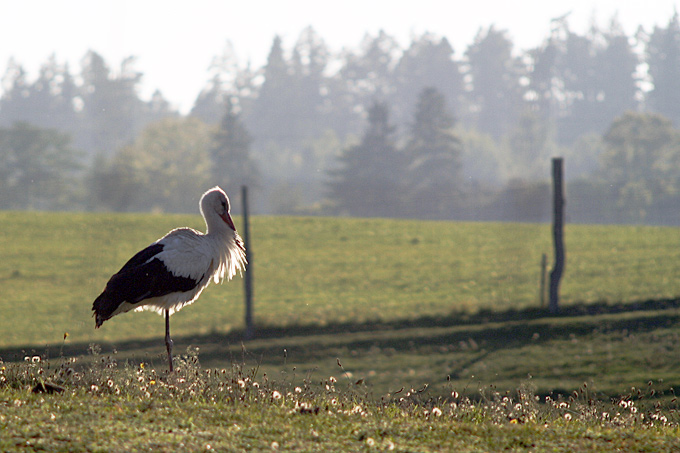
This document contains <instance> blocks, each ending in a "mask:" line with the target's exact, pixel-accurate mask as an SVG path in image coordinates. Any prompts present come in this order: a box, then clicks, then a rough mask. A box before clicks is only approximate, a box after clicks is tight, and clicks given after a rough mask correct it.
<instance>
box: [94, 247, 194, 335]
mask: <svg viewBox="0 0 680 453" xmlns="http://www.w3.org/2000/svg"><path fill="white" fill-rule="evenodd" d="M163 247H164V246H163V244H152V245H150V246H149V247H147V248H145V249H144V250H142V251H140V252H138V253H137V254H136V255H135V256H133V257H132V258H130V260H129V261H128V262H127V263H125V265H124V266H123V267H122V268H121V269H120V271H118V272H117V273H116V274H114V275H113V276H112V277H111V279H110V280H109V281H108V283H107V284H106V288H105V289H104V291H103V292H102V293H101V294H100V295H99V297H97V299H96V300H95V301H94V304H92V310H94V312H95V316H96V325H97V327H99V326H100V325H101V324H102V323H103V322H104V321H106V320H107V319H109V318H110V317H111V316H112V315H113V312H114V311H116V309H117V308H118V307H119V306H120V305H121V304H122V303H123V302H127V303H129V304H137V303H139V302H141V301H143V300H145V299H150V298H152V297H161V296H165V295H167V294H170V293H175V292H185V291H190V290H191V289H193V288H194V287H196V285H198V283H199V281H200V279H199V280H198V281H197V280H194V279H193V278H190V277H179V276H176V275H173V273H172V272H171V271H170V270H169V269H168V268H167V267H166V266H165V264H164V263H163V262H162V261H161V260H160V259H159V258H154V257H155V256H156V255H158V254H159V253H160V252H161V251H162V250H163Z"/></svg>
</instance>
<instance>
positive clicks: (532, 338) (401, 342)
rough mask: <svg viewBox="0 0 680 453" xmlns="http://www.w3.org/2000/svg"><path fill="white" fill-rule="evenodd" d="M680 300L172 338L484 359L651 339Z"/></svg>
mask: <svg viewBox="0 0 680 453" xmlns="http://www.w3.org/2000/svg"><path fill="white" fill-rule="evenodd" d="M678 308H680V299H661V300H647V301H640V302H633V303H620V304H607V303H595V304H587V305H571V306H566V307H563V308H562V310H561V312H560V313H559V314H557V315H553V314H549V313H548V312H547V311H546V310H545V309H539V308H528V309H523V310H507V311H485V310H483V311H480V312H477V313H475V314H461V313H452V314H451V315H449V316H442V317H421V318H415V319H408V320H406V319H405V320H397V321H391V322H366V323H361V324H351V323H348V324H330V325H325V326H318V325H294V326H288V327H272V326H258V327H257V330H256V338H255V339H254V340H250V341H247V342H244V341H243V340H242V338H243V331H241V330H234V331H232V332H230V333H228V334H215V333H211V334H205V335H190V336H183V337H181V336H178V337H174V338H173V340H174V343H175V346H176V352H182V351H184V348H185V347H186V346H188V345H194V346H199V347H200V351H201V352H200V354H201V362H203V363H205V364H208V365H214V364H217V363H224V361H225V359H229V358H234V357H241V355H242V354H245V351H247V353H248V355H249V356H250V357H257V358H258V359H257V360H258V361H260V363H276V364H280V363H281V362H282V357H283V354H284V352H283V351H284V350H285V351H286V354H288V355H289V356H294V357H295V360H296V361H298V362H305V361H312V360H316V359H319V358H328V356H329V351H331V350H336V349H338V348H342V349H346V350H351V351H357V350H358V351H361V350H368V349H370V348H375V347H378V348H390V349H391V350H394V351H408V352H411V353H413V352H416V353H418V352H419V350H421V352H422V353H427V348H432V347H437V346H446V345H459V344H480V345H483V348H484V350H485V351H487V352H491V351H495V350H499V349H504V348H511V347H517V346H518V345H522V344H530V343H532V344H539V343H541V342H546V341H551V340H558V339H566V338H571V337H573V336H581V335H588V334H592V333H605V332H611V331H627V332H630V333H634V332H646V331H651V330H654V329H658V328H663V327H669V326H671V325H673V324H676V323H678V321H680V311H679V310H677V309H678ZM89 349H90V344H84V343H79V344H78V343H76V344H65V345H62V344H53V345H48V346H47V347H35V346H24V347H14V348H3V349H0V358H2V360H4V361H6V362H13V361H22V360H24V357H25V356H27V355H41V356H43V357H46V358H56V357H61V358H69V357H77V356H83V355H87V354H88V350H89ZM114 350H115V351H117V354H118V357H119V358H121V359H124V360H131V361H141V360H143V359H142V357H144V355H146V356H147V358H148V357H149V356H151V355H152V354H156V357H158V353H159V352H161V351H162V352H163V353H164V352H165V347H164V343H163V338H161V336H160V335H159V337H158V338H157V339H145V340H129V341H122V342H117V343H115V344H113V343H104V344H101V352H102V353H104V354H106V353H110V352H112V351H114Z"/></svg>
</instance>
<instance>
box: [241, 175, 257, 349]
mask: <svg viewBox="0 0 680 453" xmlns="http://www.w3.org/2000/svg"><path fill="white" fill-rule="evenodd" d="M241 201H242V203H243V243H244V245H245V247H246V260H247V261H248V263H247V264H246V270H245V273H244V276H243V277H244V278H243V288H244V296H245V305H246V306H245V325H246V326H245V332H244V334H243V337H244V339H245V340H251V339H252V338H254V337H255V327H254V326H253V251H252V244H251V243H250V231H249V221H250V219H249V217H248V187H247V186H241Z"/></svg>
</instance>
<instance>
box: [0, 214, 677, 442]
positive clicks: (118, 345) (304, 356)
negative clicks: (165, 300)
mask: <svg viewBox="0 0 680 453" xmlns="http://www.w3.org/2000/svg"><path fill="white" fill-rule="evenodd" d="M235 220H236V223H237V226H238V225H239V224H240V219H238V218H236V219H235ZM0 225H1V226H2V228H1V229H0V251H1V253H2V255H1V257H2V259H1V260H0V285H2V297H1V298H0V312H1V313H2V316H0V332H2V335H1V336H0V358H2V360H3V361H4V365H3V373H4V374H1V375H0V380H2V378H3V377H4V379H5V380H4V384H2V383H0V404H2V405H4V406H6V407H7V408H9V409H8V411H9V412H7V413H8V414H10V415H7V416H5V415H4V414H5V413H3V416H2V417H0V427H3V428H7V429H8V430H9V431H8V432H12V433H13V436H14V437H13V438H12V439H14V440H12V441H11V442H10V443H7V444H2V445H1V446H2V447H3V450H6V449H11V448H13V446H14V447H16V446H17V445H19V444H21V443H22V442H25V441H26V440H30V439H35V437H31V436H36V432H35V431H34V430H33V431H32V430H31V426H33V425H34V424H35V423H37V422H38V421H40V420H42V418H41V417H47V418H49V417H50V414H52V415H55V417H58V418H64V419H68V420H70V422H68V423H67V425H68V427H64V425H63V424H62V425H60V426H61V428H58V427H55V430H56V431H55V432H54V433H52V434H37V437H38V438H40V439H42V440H41V442H43V445H50V446H52V447H56V446H58V445H61V444H60V443H59V436H65V437H64V438H68V439H74V438H82V442H83V443H82V444H71V445H75V446H76V448H75V449H80V448H79V447H78V445H80V446H82V448H83V449H93V448H94V449H96V448H97V445H100V444H98V442H102V441H104V440H105V439H106V434H104V433H103V432H102V431H98V430H99V429H101V430H104V431H106V430H107V429H110V428H106V426H105V425H106V422H107V420H108V421H111V419H114V420H123V419H124V418H125V417H128V416H131V415H130V414H137V415H135V416H136V417H138V418H140V419H145V418H146V417H149V418H151V419H159V420H161V422H159V423H160V424H161V425H160V426H162V428H159V427H158V426H152V425H149V426H147V425H143V427H140V428H139V429H140V430H141V431H140V433H141V436H142V437H140V438H139V439H137V440H134V439H135V437H134V436H133V434H135V433H134V432H129V428H126V429H128V431H125V432H126V433H128V434H129V435H130V439H129V443H124V444H121V445H123V446H122V447H121V448H120V449H121V450H125V449H132V448H152V447H153V448H158V447H159V445H160V446H161V447H162V448H161V449H164V448H165V449H167V450H171V449H173V448H176V447H178V445H179V443H181V439H179V437H178V436H172V435H167V434H168V432H167V430H166V431H163V429H172V427H173V426H175V430H177V429H180V431H181V430H182V429H183V430H184V432H190V433H194V434H196V433H198V434H197V435H198V437H195V438H193V439H194V440H195V441H196V442H199V443H196V444H192V446H191V448H192V449H196V448H199V447H200V446H201V445H203V444H200V442H202V441H203V440H204V439H203V440H202V438H201V437H200V433H201V432H203V433H204V434H205V433H209V434H210V436H213V437H211V439H213V440H212V442H213V444H214V443H215V442H216V441H215V440H214V439H217V438H219V439H223V440H224V439H227V440H228V441H227V440H224V442H227V443H222V444H220V445H221V446H222V447H223V448H225V449H228V448H226V447H227V446H232V447H233V448H234V449H236V450H238V449H243V448H247V447H248V445H250V447H252V448H255V449H262V448H265V447H266V448H270V447H271V446H272V445H274V443H275V442H276V445H281V446H282V448H283V447H284V446H286V445H287V447H288V448H301V449H313V447H314V446H316V447H320V446H325V447H328V448H331V449H333V448H337V449H347V448H349V449H357V448H364V447H365V448H368V447H371V446H373V447H375V448H382V449H389V447H390V445H392V446H394V447H395V449H397V450H400V449H401V450H409V449H411V450H413V449H420V450H422V451H428V450H430V451H436V450H438V449H441V448H444V447H447V448H453V446H455V447H456V448H458V449H462V450H464V449H465V446H467V447H468V449H469V450H471V451H474V450H485V449H486V450H489V449H492V450H495V449H498V448H501V447H502V448H509V449H511V450H512V449H516V450H522V449H524V448H532V449H541V448H546V449H550V448H556V449H557V450H560V449H561V448H560V446H563V447H564V449H565V450H568V449H570V448H572V449H573V448H576V447H578V448H580V449H592V450H602V449H608V448H609V447H612V449H615V448H626V447H633V448H635V449H638V448H651V449H653V450H657V451H661V450H663V449H664V446H673V445H675V446H676V447H677V441H674V440H673V439H677V435H678V428H677V422H678V421H680V420H678V416H677V413H676V409H677V403H676V400H675V388H676V387H678V386H679V385H680V366H678V365H677V354H676V351H677V348H678V344H679V343H680V328H678V327H677V325H678V323H677V321H678V317H679V316H680V311H679V310H678V307H680V302H679V301H678V295H679V294H680V278H678V277H680V260H679V259H678V258H679V257H678V254H680V247H679V246H680V234H679V233H680V231H679V230H678V229H677V228H661V227H641V226H589V225H567V227H566V237H565V242H566V247H567V264H566V272H565V275H564V279H563V283H562V291H561V293H562V302H561V307H562V310H561V313H560V314H559V315H557V316H552V315H549V314H548V313H547V311H546V310H545V309H544V308H542V307H539V281H540V272H539V271H540V266H539V265H540V261H541V254H543V253H546V254H547V255H548V257H550V255H551V238H550V226H549V225H536V224H501V223H458V222H423V221H410V220H386V219H335V218H295V217H255V218H253V219H252V220H251V236H252V251H253V253H254V259H253V276H254V280H255V321H256V333H257V336H256V338H255V339H253V340H250V341H246V342H244V341H242V329H243V289H242V280H241V279H239V278H237V279H236V280H235V281H232V282H228V283H225V284H223V285H213V286H211V287H209V288H208V289H207V290H206V291H205V292H204V294H203V295H202V296H201V299H200V300H199V301H198V302H196V303H195V304H193V305H190V306H188V307H186V308H184V309H183V310H182V311H181V312H179V313H178V314H177V315H176V316H174V317H173V320H172V328H173V338H174V339H175V348H176V351H177V352H178V353H181V352H183V351H187V352H186V353H185V358H187V359H186V360H187V361H188V362H187V363H189V362H191V363H194V362H195V363H194V365H193V367H187V368H186V370H188V371H184V372H185V373H188V374H191V375H192V376H194V375H195V376H198V375H201V376H208V377H205V378H203V379H201V380H199V381H198V382H199V383H198V384H196V385H197V386H198V387H200V388H202V389H204V390H203V391H202V392H199V394H198V396H194V395H192V396H191V397H188V396H187V393H186V392H188V391H189V390H186V389H181V388H180V386H178V385H177V381H176V379H179V377H177V376H175V377H173V376H168V375H167V373H166V371H165V369H164V368H165V366H166V365H165V360H164V358H163V354H164V345H163V339H162V336H163V322H162V318H161V317H159V316H158V315H156V314H154V313H128V314H124V315H121V316H118V317H116V318H113V319H112V320H110V321H108V322H107V323H105V324H104V326H102V328H101V329H98V330H96V331H95V330H94V320H93V319H92V318H91V303H92V300H93V299H94V298H95V297H96V296H97V294H98V293H99V292H100V291H101V289H102V287H103V285H104V284H105V282H106V281H107V279H108V277H109V276H110V275H111V274H112V273H113V272H115V271H117V270H118V269H119V268H120V266H121V265H122V264H123V263H124V262H125V261H126V260H127V259H128V258H129V257H130V256H131V255H132V254H133V253H134V252H136V251H137V250H139V249H140V248H141V247H144V246H146V245H148V244H149V243H151V242H152V241H154V240H155V239H157V238H158V237H160V236H161V235H163V234H165V232H167V231H168V230H169V229H170V228H173V227H175V226H180V225H186V226H192V227H194V228H197V229H203V225H202V221H201V219H200V217H198V216H180V215H142V214H102V213H97V214H80V213H17V212H3V213H0ZM549 261H550V259H549ZM88 351H89V352H88ZM25 358H27V359H28V362H25V361H24V359H25ZM36 361H37V362H38V364H39V366H38V365H36ZM192 361H194V362H192ZM102 363H104V365H102ZM107 364H108V365H107ZM109 365H110V366H109ZM64 367H66V368H72V369H74V370H76V372H75V376H78V377H77V378H69V379H66V378H64V377H63V376H62V375H61V374H59V373H62V372H63V369H64ZM140 369H141V370H146V371H144V372H141V373H140ZM235 369H237V371H234V370H235ZM41 370H42V371H41ZM216 370H226V371H225V373H226V374H225V376H227V377H225V378H224V379H225V381H224V383H223V384H224V385H222V387H223V388H227V387H229V386H232V387H233V388H232V393H233V391H234V389H235V388H236V387H238V388H242V387H240V385H239V384H238V382H239V380H241V381H244V380H243V376H244V375H247V376H249V378H248V379H250V380H249V381H244V382H247V383H249V384H248V386H250V385H252V383H253V382H255V381H257V382H258V385H260V386H261V387H257V388H258V389H261V388H266V389H267V390H266V392H268V393H266V394H264V396H263V394H261V392H260V390H253V392H252V393H251V394H258V395H260V397H259V398H256V400H257V402H256V401H253V400H248V401H250V403H248V404H240V403H238V398H236V399H234V398H231V397H230V398H225V397H219V395H218V397H214V396H215V395H212V394H211V393H210V392H206V391H205V388H212V386H215V385H217V386H219V385H220V384H219V382H218V383H215V382H217V381H214V379H213V378H210V373H211V372H215V373H216V372H217V371H216ZM145 373H157V374H154V375H151V374H145ZM140 375H143V376H144V377H143V379H142V381H143V382H145V384H144V385H141V384H138V383H140V382H142V381H139V380H136V379H137V377H139V376H140ZM60 379H61V380H60ZM211 379H213V380H211ZM46 380H51V381H55V380H56V381H59V382H60V383H61V384H60V385H63V386H64V388H65V389H66V391H65V392H64V393H63V394H59V395H44V394H43V395H42V396H41V395H40V394H38V395H35V394H31V393H30V389H35V388H36V387H35V386H36V385H37V384H38V383H40V382H45V381H46ZM151 381H153V382H154V383H157V384H159V385H158V387H150V385H149V382H151ZM227 381H228V382H229V385H227V384H226V383H227ZM109 382H112V383H113V385H114V386H119V388H120V389H121V393H120V394H113V393H112V392H109V391H106V392H103V391H100V389H102V388H108V386H109ZM329 382H334V383H336V384H335V385H330V384H329ZM161 384H162V385H161ZM93 385H94V386H95V387H96V388H95V389H93V387H92V386H93ZM244 385H245V384H244ZM141 387H144V390H143V391H142V390H140V388H141ZM161 388H162V389H164V390H159V389H161ZM169 388H174V390H173V391H174V392H175V393H177V392H179V393H181V394H182V395H184V396H183V397H182V398H179V399H177V398H174V397H172V398H170V399H167V398H166V397H167V395H166V393H167V392H168V391H169V390H168V389H169ZM187 388H188V387H187ZM230 388H231V387H230ZM297 388H299V389H301V390H300V392H299V393H298V392H296V390H295V389H297ZM329 388H333V391H330V390H329ZM150 389H151V390H154V391H151V390H150ZM164 392H165V393H164ZM273 392H277V393H278V394H279V395H283V396H284V397H285V398H283V399H282V400H278V399H277V400H276V401H274V400H272V397H271V395H272V394H273ZM146 393H149V396H148V397H147V396H146ZM237 393H238V392H237ZM64 394H68V395H69V397H68V398H65V397H64ZM521 395H524V396H521ZM527 395H530V396H527ZM211 398H212V399H211ZM248 398H250V396H249V397H248ZM503 398H510V399H513V398H514V402H515V403H517V401H518V400H519V399H522V398H524V400H523V402H522V404H524V402H526V401H529V400H531V411H529V412H530V413H531V414H533V415H531V416H530V417H529V416H525V417H524V418H523V419H522V418H521V417H520V416H521V414H515V413H512V410H511V409H509V406H508V402H507V401H505V402H504V400H503ZM246 399H247V398H246ZM570 399H571V400H570ZM333 401H335V404H340V405H341V406H342V410H341V409H339V407H340V406H338V408H337V410H335V409H334V407H335V406H333V403H332V402H333ZM536 401H538V402H539V403H540V404H538V405H535V404H534V403H535V402H536ZM550 401H561V402H562V403H564V404H566V405H567V406H564V407H561V406H559V405H555V407H553V405H551V404H550ZM631 402H633V403H634V405H633V406H628V404H629V403H631ZM622 403H624V404H625V405H626V407H625V409H626V410H623V411H622V410H621V408H622V407H623V406H622V405H621V404H622ZM307 405H309V407H311V408H312V409H311V410H312V411H313V412H314V414H313V415H314V417H307V418H305V417H297V415H300V414H305V415H309V414H308V413H307V412H306V410H302V409H301V408H305V407H307ZM356 405H358V406H360V408H364V410H363V412H365V413H366V414H367V415H366V416H365V417H367V418H362V416H361V415H360V414H359V416H358V417H357V416H356V414H352V413H351V411H352V409H353V408H354V407H355V406H356ZM83 406H86V407H87V406H92V407H99V406H106V407H108V408H111V407H115V408H116V409H115V410H116V412H115V413H107V412H106V410H105V411H104V414H103V415H95V414H93V413H92V410H88V411H87V413H88V414H90V417H94V419H95V423H94V424H93V425H92V426H93V427H92V428H88V430H87V432H83V430H82V428H79V424H82V423H81V422H82V421H81V422H78V421H77V420H78V418H77V416H75V415H73V413H74V411H75V409H74V408H75V407H83ZM510 406H512V407H514V405H510ZM434 407H437V408H438V410H439V411H442V414H443V417H439V415H437V416H436V417H434V416H433V415H432V412H431V411H432V410H433V408H434ZM631 407H635V410H636V412H633V411H632V410H631V409H630V408H631ZM168 408H175V409H177V411H179V412H182V411H184V412H185V413H186V412H187V411H188V413H190V414H191V420H195V421H197V420H200V421H201V423H203V424H207V425H200V424H195V423H194V422H193V421H192V423H188V424H182V423H183V422H182V421H181V420H178V419H177V418H173V417H172V416H171V414H169V413H167V412H166V411H167V410H168ZM318 408H321V410H319V409H318ZM329 408H330V409H329ZM638 408H639V412H637V411H638ZM212 409H217V410H218V411H219V412H220V413H222V416H221V417H222V418H220V417H217V418H216V416H215V415H214V414H213V415H211V414H212V412H211V411H212ZM595 409H597V411H599V412H600V415H599V416H597V417H595V416H593V414H594V413H595V412H593V411H594V410H595ZM253 411H255V412H256V414H255V413H253ZM343 411H344V412H343ZM345 412H348V413H345ZM359 412H361V411H359ZM602 413H607V414H610V415H608V417H611V418H610V419H609V420H603V419H602V415H601V414H602ZM617 413H618V414H619V418H617V415H616V414H617ZM107 414H108V415H107ZM291 414H292V415H291ZM499 414H501V415H499ZM622 414H623V415H622ZM567 415H568V416H567ZM624 416H625V417H627V418H625V420H623V418H621V417H624ZM3 417H4V418H3ZM13 417H14V418H13ZM268 417H271V420H265V419H267V418H268ZM527 417H528V418H527ZM572 417H573V421H577V420H580V422H579V423H580V424H575V423H566V422H565V420H567V419H569V420H572ZM645 417H646V418H645ZM652 417H656V418H655V419H654V420H656V423H654V422H653V421H652V420H653V418H652ZM661 418H663V420H665V421H664V422H663V423H659V420H660V419H661ZM339 419H341V420H342V422H341V424H340V425H338V426H336V425H337V420H339ZM613 419H617V420H618V421H617V422H616V423H614V422H612V420H613ZM22 420H23V421H22ZM312 420H313V421H312ZM513 420H514V422H513ZM518 420H519V421H520V422H521V423H520V424H523V426H521V427H520V426H518V425H516V423H517V422H518ZM527 421H531V423H525V422H527ZM261 422H264V423H265V424H266V426H261ZM452 422H455V423H454V425H452ZM97 423H101V426H100V428H97V426H99V425H97ZM178 423H179V425H180V427H179V428H177V426H178V425H177V424H178ZM234 425H236V426H240V427H241V429H238V430H235V429H233V426H234ZM274 425H277V426H278V425H281V426H283V427H287V428H286V429H290V430H292V431H290V432H291V433H293V434H292V437H290V438H289V437H287V436H283V437H282V436H281V432H284V431H281V432H275V431H276V430H275V429H273V428H268V427H271V426H274ZM312 425H313V426H312ZM50 426H51V425H50ZM314 426H317V428H314ZM452 426H455V429H453V428H452ZM343 427H344V428H345V429H344V430H343V429H342V428H343ZM59 429H61V430H66V431H68V432H65V431H63V432H61V434H60V431H59ZM268 430H269V431H268ZM315 430H316V431H315ZM313 431H314V432H317V434H319V433H321V434H322V435H321V436H314V435H313V434H310V433H311V432H313ZM162 432H164V433H165V434H162ZM453 432H455V435H452V433H453ZM43 433H44V431H43ZM140 433H137V434H140ZM324 433H325V434H324ZM381 433H382V434H381ZM425 433H429V434H425ZM205 435H206V436H207V435H208V434H205ZM159 436H160V437H159ZM310 436H311V437H310ZM488 436H491V437H489V438H488V439H487V438H486V437H488ZM622 436H623V437H622ZM320 437H321V438H320ZM158 439H165V441H162V440H158ZM196 439H198V440H196ZM368 439H373V441H372V442H373V444H371V443H370V442H368ZM537 439H540V442H538V441H537ZM548 439H554V442H553V441H549V440H548ZM560 439H563V440H560ZM564 439H566V440H564ZM614 439H615V440H614ZM44 442H47V444H45V443H44ZM145 442H146V443H145ZM154 442H157V443H158V442H160V444H154ZM210 442H211V441H210V440H209V441H206V442H205V444H209V443H210ZM248 442H251V443H250V444H248ZM324 442H328V443H324ZM346 442H349V443H346ZM489 442H491V443H489ZM493 442H496V444H494V443H493ZM537 442H538V443H537ZM546 442H547V443H546ZM673 442H675V444H674V443H673ZM199 444H200V445H199ZM35 445H38V444H35ZM531 445H533V447H531ZM163 446H164V447H163ZM203 446H204V445H203ZM234 446H236V447H234ZM238 446H240V447H238ZM416 446H421V447H420V448H417V447H416ZM604 447H607V448H604ZM100 448H101V445H100ZM201 448H202V447H201Z"/></svg>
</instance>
